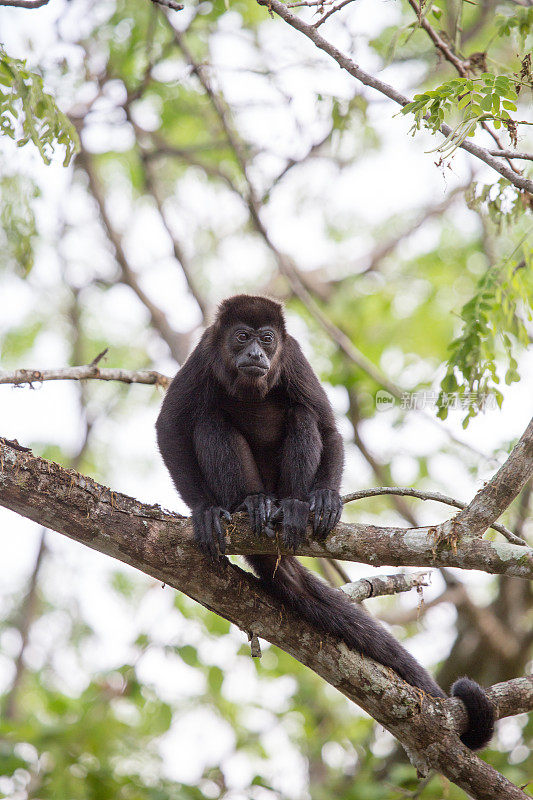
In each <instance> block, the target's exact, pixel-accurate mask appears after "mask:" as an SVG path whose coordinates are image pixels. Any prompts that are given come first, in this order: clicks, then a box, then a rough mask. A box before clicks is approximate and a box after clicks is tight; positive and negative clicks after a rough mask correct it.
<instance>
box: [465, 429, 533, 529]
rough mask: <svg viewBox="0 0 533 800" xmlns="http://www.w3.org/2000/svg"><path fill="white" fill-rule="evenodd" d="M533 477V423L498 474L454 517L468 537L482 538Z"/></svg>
mask: <svg viewBox="0 0 533 800" xmlns="http://www.w3.org/2000/svg"><path fill="white" fill-rule="evenodd" d="M532 475H533V419H531V421H530V423H529V425H528V426H527V428H526V430H525V431H524V433H523V434H522V436H521V437H520V439H519V440H518V442H517V444H516V445H515V447H514V448H513V450H512V452H511V454H510V456H509V457H508V459H507V460H506V461H505V463H504V464H502V466H501V467H500V469H499V470H498V472H497V473H496V474H495V475H494V477H492V478H491V480H490V481H488V483H486V484H485V485H484V486H483V488H482V489H480V490H479V492H478V493H477V494H476V496H475V497H474V499H473V500H472V501H471V502H470V503H469V504H468V506H467V507H466V508H465V509H464V510H463V511H460V512H459V514H458V515H457V516H456V517H455V524H456V525H458V526H460V529H461V530H462V531H463V532H464V533H465V534H467V535H468V536H480V535H481V534H482V533H483V532H484V531H486V530H487V528H488V527H489V525H492V523H493V522H494V520H496V519H498V517H499V516H500V515H501V514H502V513H503V512H504V511H505V509H506V508H507V506H509V505H510V503H511V501H512V500H514V498H515V497H516V496H517V495H518V493H519V492H520V490H521V489H522V487H523V486H524V485H525V484H526V483H527V481H528V480H529V479H530V478H531V476H532Z"/></svg>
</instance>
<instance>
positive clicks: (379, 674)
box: [0, 440, 527, 800]
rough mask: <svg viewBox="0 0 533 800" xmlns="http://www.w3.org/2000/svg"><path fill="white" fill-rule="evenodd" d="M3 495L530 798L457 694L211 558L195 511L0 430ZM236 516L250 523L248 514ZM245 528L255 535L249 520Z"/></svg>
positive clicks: (496, 793)
mask: <svg viewBox="0 0 533 800" xmlns="http://www.w3.org/2000/svg"><path fill="white" fill-rule="evenodd" d="M0 504H1V505H3V506H5V507H6V508H10V509H11V510H13V511H16V512H17V513H19V514H22V515H24V516H26V517H28V518H30V519H33V520H35V521H39V522H40V523H41V524H43V525H46V526H47V527H48V528H50V529H53V530H56V531H58V532H60V533H63V534H64V535H66V536H68V537H70V538H71V539H74V540H76V541H78V542H80V543H82V544H84V545H86V546H88V547H91V548H92V549H94V550H98V551H100V552H103V553H106V554H107V555H110V556H112V557H113V558H117V559H118V560H120V561H123V562H125V563H127V564H130V565H131V566H133V567H136V568H137V569H140V570H141V571H142V572H144V573H145V574H148V575H152V576H153V577H155V578H157V579H158V580H161V581H162V582H164V583H166V584H168V585H170V586H173V587H174V588H176V589H179V590H180V591H183V592H185V593H186V594H187V595H189V597H192V598H193V599H195V600H197V601H198V602H199V603H201V604H202V605H204V606H205V607H206V608H209V609H211V610H213V611H215V612H216V613H218V614H220V615H221V616H223V617H225V618H226V619H228V620H230V622H233V623H234V624H236V625H238V626H239V627H240V628H241V629H242V630H244V631H247V632H250V633H251V634H252V635H253V634H255V635H256V636H257V637H262V638H264V639H267V640H268V641H270V642H272V643H273V644H275V645H277V646H278V647H281V648H282V649H283V650H285V651H286V652H287V653H289V654H290V655H293V656H294V657H295V658H297V659H298V660H299V661H300V662H301V663H303V664H305V665H307V666H309V667H310V668H311V669H313V670H315V672H317V673H318V674H319V675H321V676H322V677H323V678H324V679H325V680H326V681H328V682H329V683H331V684H332V685H333V686H335V687H336V688H337V689H338V690H339V691H341V692H342V693H343V694H345V695H346V696H347V697H349V698H350V699H351V700H353V701H354V702H355V703H357V704H358V705H360V706H361V707H362V708H364V709H365V711H367V712H368V713H369V714H370V715H371V716H373V717H374V718H375V719H376V720H377V721H378V722H379V723H380V724H381V725H383V726H384V727H386V728H387V729H388V730H389V731H391V733H393V734H394V735H395V736H396V737H397V738H398V739H399V741H400V742H401V743H402V744H403V746H404V747H405V748H406V749H407V750H408V751H409V752H410V753H411V754H413V753H414V754H415V756H414V757H415V759H416V761H417V764H418V765H419V766H420V767H421V768H423V769H424V770H425V771H429V770H431V769H435V770H437V771H439V772H441V773H442V774H443V775H445V776H446V777H448V778H449V779H450V780H451V781H453V782H454V783H456V784H457V785H458V786H459V787H461V788H462V789H464V790H465V791H466V792H468V793H469V794H470V795H471V797H473V798H475V800H488V798H494V797H498V799H499V800H523V799H524V797H525V795H524V794H523V792H521V790H520V789H518V788H517V787H516V786H514V785H513V784H512V783H511V782H510V781H508V780H507V779H506V778H504V777H503V776H502V775H500V774H499V773H498V772H496V770H494V769H493V768H492V767H491V766H489V765H488V764H486V763H485V762H483V761H481V760H480V759H479V758H477V756H476V755H474V753H472V752H471V751H469V750H467V749H466V748H465V747H464V746H463V745H462V743H461V742H460V740H459V738H458V736H457V733H458V732H462V730H463V729H462V728H461V727H457V726H458V725H459V726H461V725H462V724H464V723H463V722H462V720H461V718H460V714H461V708H460V704H459V701H458V700H456V699H455V700H450V699H446V700H442V699H440V698H432V697H429V696H428V695H423V694H421V693H420V691H419V690H416V689H414V688H413V687H411V686H410V685H409V684H406V683H405V682H403V681H402V680H401V679H400V678H399V677H398V676H397V675H396V674H395V673H393V672H392V671H391V670H388V669H386V668H385V667H382V666H381V665H380V664H377V663H376V662H373V661H372V660H371V659H369V658H362V657H361V656H360V655H359V654H358V653H356V652H354V651H350V650H349V649H348V648H347V647H346V646H345V645H344V644H342V643H339V642H338V641H336V640H334V639H333V638H331V637H324V635H323V634H321V633H319V632H317V631H316V630H315V629H314V628H313V627H312V626H311V625H309V624H307V623H305V622H303V621H302V620H300V619H298V618H297V617H295V616H294V615H293V614H292V613H291V612H290V611H289V610H287V609H285V608H282V607H281V606H280V605H279V604H278V603H277V602H275V601H274V600H272V599H271V598H269V597H267V596H266V594H265V593H264V591H263V590H262V587H261V585H260V583H259V581H257V579H255V578H254V577H253V576H251V575H250V574H249V573H245V572H243V571H242V570H240V569H239V568H238V567H236V566H234V565H232V564H230V563H228V562H222V563H221V564H216V565H213V564H212V563H211V562H210V561H209V560H207V559H206V558H205V557H204V556H203V555H202V554H201V553H200V552H199V551H198V549H197V548H196V547H195V545H194V542H193V538H192V530H191V524H190V520H188V519H186V518H183V517H180V516H178V515H173V514H169V513H168V512H164V511H162V509H161V508H160V507H159V506H147V505H143V504H141V503H138V502H137V501H136V500H134V499H133V498H131V497H127V496H126V495H123V494H120V493H118V492H116V493H115V492H112V491H111V490H110V489H108V488H106V487H104V486H101V485H99V484H97V483H96V482H94V481H92V480H91V479H89V478H84V477H83V476H82V475H79V474H78V473H76V472H74V471H73V470H65V469H63V468H62V467H60V466H59V465H58V464H55V463H53V462H50V461H45V460H44V459H40V458H36V457H34V456H33V455H31V454H30V453H27V452H21V451H20V450H17V449H15V448H13V447H11V446H10V445H9V444H8V443H7V442H6V441H5V440H0ZM235 524H236V525H240V526H242V528H243V530H244V528H245V526H244V524H243V523H242V522H237V521H236V523H235ZM341 527H342V528H344V529H348V528H349V526H341ZM367 527H368V528H370V526H367ZM247 537H248V538H253V535H252V533H251V531H250V530H249V529H248V530H247ZM269 541H270V540H269ZM473 544H474V545H475V546H477V547H479V546H481V547H483V546H485V545H487V544H488V543H486V542H481V541H479V540H474V542H473ZM394 546H396V542H394ZM505 546H506V548H512V547H513V545H509V544H506V545H505ZM516 549H518V548H516ZM520 552H521V553H523V549H522V548H520ZM518 688H519V691H520V695H521V699H520V701H519V707H520V709H522V708H523V703H524V702H525V701H524V699H523V697H522V695H525V690H524V689H523V686H522V684H519V687H518ZM509 695H510V692H509V691H508V690H507V689H506V688H505V686H504V687H502V688H500V687H499V688H498V696H499V697H500V698H501V705H499V708H498V710H499V713H506V712H507V711H508V710H509V709H514V708H515V707H516V704H514V703H513V702H512V701H510V700H508V698H509ZM526 700H527V698H526Z"/></svg>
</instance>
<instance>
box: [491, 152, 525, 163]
mask: <svg viewBox="0 0 533 800" xmlns="http://www.w3.org/2000/svg"><path fill="white" fill-rule="evenodd" d="M489 153H490V154H491V156H500V157H501V158H522V159H524V160H526V161H533V153H515V152H514V150H489Z"/></svg>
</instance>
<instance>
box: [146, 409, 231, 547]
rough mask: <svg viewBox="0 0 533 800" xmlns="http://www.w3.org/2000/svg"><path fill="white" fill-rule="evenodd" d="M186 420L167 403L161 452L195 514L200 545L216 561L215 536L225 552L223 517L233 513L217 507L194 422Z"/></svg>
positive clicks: (163, 412)
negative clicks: (193, 431)
mask: <svg viewBox="0 0 533 800" xmlns="http://www.w3.org/2000/svg"><path fill="white" fill-rule="evenodd" d="M182 419H183V417H179V416H174V415H173V414H172V408H171V407H169V406H167V407H166V408H165V404H163V408H162V409H161V413H160V415H159V418H158V420H157V425H156V429H157V441H158V445H159V450H160V451H161V455H162V457H163V461H164V462H165V465H166V467H167V469H168V471H169V473H170V476H171V478H172V480H173V482H174V485H175V486H176V489H177V490H178V492H179V493H180V495H181V497H182V498H183V500H184V501H185V502H186V503H187V505H188V506H189V508H190V509H191V511H192V522H193V529H194V536H195V539H196V541H197V543H198V545H199V546H200V547H201V548H202V550H203V551H204V552H206V553H208V554H209V555H210V556H211V557H212V558H214V557H216V555H217V550H216V545H215V537H216V539H217V541H218V546H219V549H220V550H221V551H222V552H223V550H224V547H225V542H224V532H223V530H222V526H221V523H220V517H221V515H222V516H227V517H229V513H228V512H227V511H226V510H225V509H224V508H222V507H221V506H219V505H218V504H217V502H216V498H215V496H214V494H213V493H212V492H211V490H210V488H209V486H208V485H207V482H206V481H205V479H204V475H203V474H202V471H201V469H200V465H199V463H198V459H197V457H196V453H195V450H194V443H193V438H192V435H191V424H192V420H191V421H190V423H189V426H188V428H186V426H185V425H184V424H183V423H182Z"/></svg>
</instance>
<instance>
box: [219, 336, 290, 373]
mask: <svg viewBox="0 0 533 800" xmlns="http://www.w3.org/2000/svg"><path fill="white" fill-rule="evenodd" d="M227 346H228V350H229V353H230V358H231V361H232V364H233V366H234V368H235V369H236V370H237V372H238V373H239V374H240V375H245V376H247V377H248V378H252V379H255V380H257V379H259V378H262V377H264V376H265V375H267V373H268V372H269V370H270V367H271V365H272V361H273V360H274V359H275V356H276V351H277V349H278V346H279V336H278V334H277V333H276V331H275V329H274V328H272V327H271V326H268V325H266V326H263V327H261V328H252V327H250V326H249V325H245V324H237V325H235V326H234V327H233V328H232V329H231V330H230V331H229V336H228V340H227Z"/></svg>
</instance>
